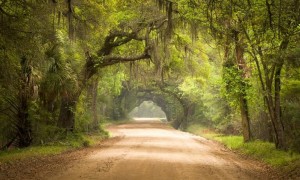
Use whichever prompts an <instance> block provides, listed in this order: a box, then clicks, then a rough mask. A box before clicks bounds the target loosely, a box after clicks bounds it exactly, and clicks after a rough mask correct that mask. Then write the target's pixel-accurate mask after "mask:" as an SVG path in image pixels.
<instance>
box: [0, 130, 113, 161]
mask: <svg viewBox="0 0 300 180" xmlns="http://www.w3.org/2000/svg"><path fill="white" fill-rule="evenodd" d="M107 137H109V135H108V132H106V131H100V132H96V133H90V134H86V133H67V134H65V136H64V138H61V139H59V140H55V141H52V142H49V143H46V144H42V145H33V146H30V147H27V148H22V149H19V148H16V149H9V150H5V151H0V163H9V162H14V161H17V160H22V159H26V158H33V157H42V156H50V155H56V154H60V153H63V152H66V151H72V150H76V149H79V148H83V147H89V146H94V145H96V144H98V143H99V142H100V141H101V140H103V139H106V138H107Z"/></svg>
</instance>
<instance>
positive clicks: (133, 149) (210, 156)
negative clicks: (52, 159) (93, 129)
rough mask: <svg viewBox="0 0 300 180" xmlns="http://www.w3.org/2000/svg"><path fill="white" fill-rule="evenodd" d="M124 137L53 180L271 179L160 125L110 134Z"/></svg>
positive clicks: (141, 125)
mask: <svg viewBox="0 0 300 180" xmlns="http://www.w3.org/2000/svg"><path fill="white" fill-rule="evenodd" d="M109 130H110V131H111V132H112V134H113V135H114V136H116V137H119V138H118V140H117V141H114V142H111V143H109V141H108V142H107V144H106V146H107V147H105V148H101V149H99V150H98V151H94V152H93V153H91V154H89V155H88V156H87V157H86V158H84V159H81V160H79V161H78V162H77V163H76V165H74V166H72V167H70V168H69V169H67V170H64V171H63V172H58V173H57V174H56V175H54V176H52V177H51V178H50V179H55V180H58V179H64V180H65V179H70V180H71V179H72V180H74V179H105V180H109V179H116V180H121V179H122V180H123V179H130V180H133V179H138V180H148V179H153V180H159V179H170V180H176V179H178V180H192V179H197V180H200V179H205V180H206V179H222V180H223V179H243V180H244V179H245V180H247V179H268V177H267V176H266V173H265V171H264V169H263V168H261V167H259V166H257V164H256V163H255V162H252V161H250V160H245V159H243V158H241V157H239V156H238V155H235V154H234V153H232V152H230V151H227V150H225V149H224V148H223V147H222V146H220V145H218V144H216V143H214V142H211V141H209V140H206V139H204V138H201V137H197V136H193V135H191V134H188V133H184V132H181V131H177V130H174V129H172V128H171V127H169V126H168V125H166V124H163V123H160V122H159V121H149V120H147V121H146V120H144V121H143V120H142V121H141V120H140V121H136V122H133V123H130V124H123V125H118V126H113V127H111V128H110V129H109Z"/></svg>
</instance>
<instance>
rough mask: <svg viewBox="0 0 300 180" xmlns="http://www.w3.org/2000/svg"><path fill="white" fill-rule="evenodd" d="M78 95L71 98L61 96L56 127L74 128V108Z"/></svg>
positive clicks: (71, 129)
mask: <svg viewBox="0 0 300 180" xmlns="http://www.w3.org/2000/svg"><path fill="white" fill-rule="evenodd" d="M78 98H79V96H75V97H73V98H69V97H63V98H62V100H61V106H60V114H59V118H58V122H57V125H58V127H61V128H65V129H67V130H70V131H73V130H74V128H75V110H76V104H77V100H78Z"/></svg>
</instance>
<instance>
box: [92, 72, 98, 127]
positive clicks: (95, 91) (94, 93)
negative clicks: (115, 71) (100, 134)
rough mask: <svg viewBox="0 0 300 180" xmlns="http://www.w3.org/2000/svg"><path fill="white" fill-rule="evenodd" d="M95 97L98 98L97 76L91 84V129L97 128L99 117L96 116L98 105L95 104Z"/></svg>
mask: <svg viewBox="0 0 300 180" xmlns="http://www.w3.org/2000/svg"><path fill="white" fill-rule="evenodd" d="M97 98H98V78H97V79H96V80H94V82H93V84H92V113H93V129H94V130H97V129H99V117H98V111H97V109H98V106H97Z"/></svg>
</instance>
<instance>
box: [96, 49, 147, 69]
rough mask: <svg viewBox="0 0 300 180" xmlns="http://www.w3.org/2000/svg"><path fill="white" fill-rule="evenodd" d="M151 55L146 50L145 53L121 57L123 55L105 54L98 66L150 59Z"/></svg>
mask: <svg viewBox="0 0 300 180" xmlns="http://www.w3.org/2000/svg"><path fill="white" fill-rule="evenodd" d="M149 58H150V55H149V54H148V53H147V52H144V53H143V54H140V55H136V56H128V57H121V56H105V57H104V58H103V59H102V62H100V63H99V64H98V65H97V67H100V68H102V67H106V66H111V65H113V64H117V63H126V62H131V61H138V60H141V59H149Z"/></svg>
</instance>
